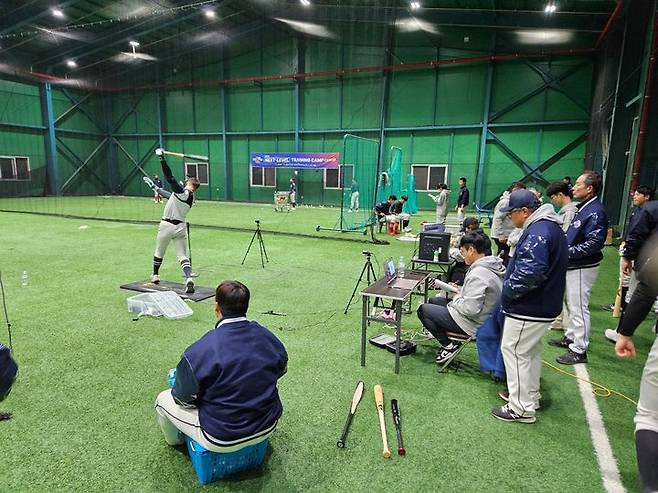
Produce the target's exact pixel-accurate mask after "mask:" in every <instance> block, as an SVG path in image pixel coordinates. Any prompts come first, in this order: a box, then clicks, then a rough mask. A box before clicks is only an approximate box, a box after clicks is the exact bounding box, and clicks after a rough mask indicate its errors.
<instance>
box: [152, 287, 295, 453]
mask: <svg viewBox="0 0 658 493" xmlns="http://www.w3.org/2000/svg"><path fill="white" fill-rule="evenodd" d="M248 307H249V290H248V289H247V287H246V286H245V285H244V284H242V283H240V282H238V281H224V282H222V283H221V284H220V285H219V286H217V290H216V292H215V314H216V315H217V318H218V319H219V321H218V322H217V324H216V325H215V328H214V329H213V330H211V331H209V332H208V333H206V334H205V335H204V336H203V337H202V338H201V339H199V340H198V341H196V342H195V343H194V344H192V345H191V346H190V347H188V348H187V349H186V350H185V352H184V353H183V357H182V358H181V360H180V362H179V363H178V366H177V367H176V381H175V383H174V386H173V388H172V389H171V390H165V391H163V392H161V393H160V395H158V398H157V400H156V403H155V409H156V411H157V413H158V422H159V424H160V427H161V428H162V433H163V434H164V437H165V441H166V442H167V443H168V444H169V445H172V446H173V445H180V444H182V443H183V439H184V436H183V435H187V436H189V437H190V438H192V439H193V440H195V441H196V442H198V443H199V444H200V445H201V446H202V447H204V448H205V449H207V450H210V451H212V452H232V451H235V450H239V449H241V448H243V447H247V446H250V445H254V444H256V443H259V442H261V441H262V440H264V439H265V438H267V437H268V436H269V435H270V434H271V433H272V432H273V431H274V429H275V428H276V425H277V421H278V419H279V417H280V416H281V413H282V412H283V407H282V405H281V400H280V399H279V394H278V390H277V380H278V379H279V378H281V377H282V376H283V375H284V374H285V373H286V371H287V369H288V354H287V353H286V349H285V347H284V346H283V344H282V343H281V341H279V339H277V338H276V337H275V336H274V334H272V333H271V332H270V331H269V330H267V329H266V328H265V327H263V326H261V325H260V324H258V323H256V322H250V321H249V320H247V318H246V314H247V308H248Z"/></svg>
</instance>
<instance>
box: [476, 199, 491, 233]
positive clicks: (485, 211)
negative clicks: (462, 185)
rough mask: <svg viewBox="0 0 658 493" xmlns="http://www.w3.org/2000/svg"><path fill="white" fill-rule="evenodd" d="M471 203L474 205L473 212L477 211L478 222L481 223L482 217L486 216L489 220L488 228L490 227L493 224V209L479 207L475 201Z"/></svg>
mask: <svg viewBox="0 0 658 493" xmlns="http://www.w3.org/2000/svg"><path fill="white" fill-rule="evenodd" d="M473 205H474V206H475V212H477V218H478V222H479V223H480V224H481V223H482V219H483V218H484V217H486V218H487V219H488V220H489V228H491V225H492V224H493V211H492V210H491V209H481V208H480V206H479V205H477V204H476V203H475V202H473Z"/></svg>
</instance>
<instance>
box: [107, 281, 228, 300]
mask: <svg viewBox="0 0 658 493" xmlns="http://www.w3.org/2000/svg"><path fill="white" fill-rule="evenodd" d="M119 287H120V288H121V289H128V290H130V291H139V292H141V293H152V292H153V291H173V292H175V293H176V294H177V295H178V296H180V297H181V298H183V299H184V300H192V301H203V300H207V299H208V298H212V297H213V296H215V290H214V289H212V288H203V287H201V286H197V285H196V284H195V285H194V293H186V292H185V284H181V283H178V282H170V281H160V284H153V283H152V282H151V281H149V280H146V281H136V282H131V283H130V284H123V285H122V286H119Z"/></svg>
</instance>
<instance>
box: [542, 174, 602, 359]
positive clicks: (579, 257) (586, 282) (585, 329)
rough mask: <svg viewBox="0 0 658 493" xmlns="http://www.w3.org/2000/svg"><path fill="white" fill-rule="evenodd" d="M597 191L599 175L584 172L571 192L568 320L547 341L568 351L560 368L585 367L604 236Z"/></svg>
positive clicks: (568, 231) (568, 240)
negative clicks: (574, 202) (574, 205)
mask: <svg viewBox="0 0 658 493" xmlns="http://www.w3.org/2000/svg"><path fill="white" fill-rule="evenodd" d="M600 188H601V177H600V175H599V174H598V173H596V172H594V171H585V172H584V173H583V174H582V175H580V176H579V177H578V179H577V180H576V184H575V185H574V187H573V190H572V192H573V196H574V198H575V199H576V200H579V201H580V203H579V204H578V205H577V207H578V212H576V215H575V216H574V218H573V219H572V221H571V225H570V226H569V229H568V230H567V242H568V244H569V263H568V266H567V290H566V296H567V297H566V302H567V309H568V312H569V320H568V322H567V325H566V326H565V328H564V336H563V337H562V338H561V339H554V340H551V341H549V344H550V345H551V346H556V347H564V348H567V349H568V351H567V353H566V354H564V355H562V356H560V357H558V358H557V359H556V361H557V362H558V363H561V364H563V365H573V364H576V363H587V348H588V346H589V331H590V317H589V299H590V296H591V294H592V287H593V286H594V283H595V282H596V279H597V277H598V275H599V266H600V264H601V260H602V259H603V253H602V250H603V245H604V243H605V237H606V235H607V232H608V214H607V213H606V210H605V208H604V207H603V204H601V202H600V201H599V198H598V195H599V190H600Z"/></svg>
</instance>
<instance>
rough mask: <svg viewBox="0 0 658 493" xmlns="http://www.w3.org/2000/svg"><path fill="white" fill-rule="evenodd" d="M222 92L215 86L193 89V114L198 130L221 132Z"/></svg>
mask: <svg viewBox="0 0 658 493" xmlns="http://www.w3.org/2000/svg"><path fill="white" fill-rule="evenodd" d="M222 106H223V103H222V93H221V91H218V89H217V87H201V88H197V89H195V91H194V114H195V116H196V130H197V131H198V132H221V130H222V126H223V125H222Z"/></svg>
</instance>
